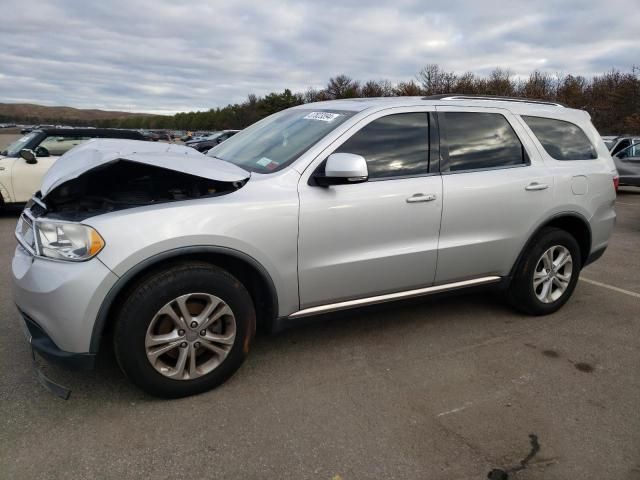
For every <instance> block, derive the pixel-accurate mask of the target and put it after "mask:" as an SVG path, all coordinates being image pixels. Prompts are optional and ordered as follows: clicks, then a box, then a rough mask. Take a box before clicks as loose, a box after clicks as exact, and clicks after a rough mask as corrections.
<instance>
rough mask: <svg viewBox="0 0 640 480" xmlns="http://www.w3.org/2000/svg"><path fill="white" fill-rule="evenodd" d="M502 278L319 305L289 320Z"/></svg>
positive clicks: (484, 278)
mask: <svg viewBox="0 0 640 480" xmlns="http://www.w3.org/2000/svg"><path fill="white" fill-rule="evenodd" d="M501 279H502V278H501V277H495V276H494V277H481V278H474V279H471V280H464V281H462V282H453V283H445V284H443V285H434V286H432V287H425V288H418V289H416V290H406V291H404V292H396V293H387V294H386V295H376V296H375V297H366V298H358V299H356V300H347V301H346V302H339V303H329V304H327V305H319V306H317V307H310V308H305V309H304V310H299V311H297V312H294V313H292V314H291V315H289V318H302V317H309V316H311V315H318V314H321V313H329V312H335V311H337V310H344V309H347V308H355V307H365V306H368V305H375V304H377V303H385V302H391V301H393V300H402V299H405V298H413V297H421V296H423V295H430V294H433V293H440V292H448V291H450V290H457V289H459V288H465V287H473V286H476V285H486V284H489V283H496V282H499V281H500V280H501Z"/></svg>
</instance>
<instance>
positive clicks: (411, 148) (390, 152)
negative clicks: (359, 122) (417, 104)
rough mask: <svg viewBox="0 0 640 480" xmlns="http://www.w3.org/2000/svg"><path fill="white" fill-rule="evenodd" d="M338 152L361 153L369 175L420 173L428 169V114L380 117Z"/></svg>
mask: <svg viewBox="0 0 640 480" xmlns="http://www.w3.org/2000/svg"><path fill="white" fill-rule="evenodd" d="M336 153H354V154H356V155H362V156H363V157H364V158H365V160H366V161H367V168H368V169H369V178H389V177H404V176H408V175H420V174H425V173H427V172H428V169H429V114H428V113H422V112H419V113H397V114H394V115H387V116H386V117H381V118H378V119H377V120H374V121H373V122H371V123H369V124H368V125H366V126H364V127H363V128H362V129H361V130H359V131H358V132H356V133H355V134H354V135H353V136H352V137H351V138H350V139H349V140H347V141H346V142H345V143H343V144H342V145H340V147H338V149H337V150H336Z"/></svg>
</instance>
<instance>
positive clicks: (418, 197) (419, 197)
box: [407, 193, 436, 203]
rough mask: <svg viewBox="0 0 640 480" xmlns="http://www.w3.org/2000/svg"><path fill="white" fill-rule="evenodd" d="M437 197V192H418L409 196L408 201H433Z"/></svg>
mask: <svg viewBox="0 0 640 480" xmlns="http://www.w3.org/2000/svg"><path fill="white" fill-rule="evenodd" d="M435 199H436V194H435V193H416V194H415V195H412V196H411V197H409V198H407V203H418V202H433V201H434V200H435Z"/></svg>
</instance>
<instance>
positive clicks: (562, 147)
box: [522, 115, 598, 160]
mask: <svg viewBox="0 0 640 480" xmlns="http://www.w3.org/2000/svg"><path fill="white" fill-rule="evenodd" d="M522 119H523V120H524V121H525V123H526V124H527V125H528V126H529V128H530V129H531V131H532V132H533V134H534V135H535V136H536V137H537V138H538V141H539V142H540V144H541V145H542V146H543V147H544V149H545V151H546V152H547V153H548V154H549V156H550V157H551V158H554V159H556V160H592V159H594V158H598V154H597V153H596V149H595V148H594V146H593V145H592V144H591V142H590V141H589V138H587V135H586V134H585V133H584V131H583V130H582V129H581V128H580V127H579V126H577V125H575V124H573V123H571V122H566V121H564V120H557V119H554V118H544V117H530V116H526V115H523V116H522Z"/></svg>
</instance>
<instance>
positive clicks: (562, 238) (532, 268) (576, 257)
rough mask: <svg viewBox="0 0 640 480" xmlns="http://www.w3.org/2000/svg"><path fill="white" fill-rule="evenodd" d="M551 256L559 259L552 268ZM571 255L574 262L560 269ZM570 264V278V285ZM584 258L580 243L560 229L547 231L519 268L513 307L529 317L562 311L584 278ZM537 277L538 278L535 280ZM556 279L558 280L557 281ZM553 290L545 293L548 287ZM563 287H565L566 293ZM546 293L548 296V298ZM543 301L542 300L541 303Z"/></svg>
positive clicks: (511, 291) (511, 293) (510, 292)
mask: <svg viewBox="0 0 640 480" xmlns="http://www.w3.org/2000/svg"><path fill="white" fill-rule="evenodd" d="M547 252H551V256H552V257H553V258H555V259H554V260H553V261H552V262H551V265H552V266H551V268H547V267H548V265H549V263H548V262H549V258H550V257H549V256H547V257H546V262H547V263H545V259H543V258H542V257H543V255H545V254H547ZM566 252H568V253H569V254H570V259H569V260H567V263H565V264H564V266H562V267H560V268H558V267H557V265H560V264H561V263H562V261H563V259H564V258H565V257H562V256H561V255H562V254H563V253H566ZM556 255H557V257H556ZM568 263H570V264H571V265H570V269H571V273H570V277H569V279H568V281H566V279H567V272H568V266H567V265H568ZM581 267H582V264H581V255H580V246H579V245H578V242H577V241H576V239H575V238H574V237H573V236H572V235H571V234H570V233H568V232H567V231H565V230H562V229H559V228H551V227H549V228H544V229H543V230H542V231H541V232H540V233H539V234H538V235H537V236H536V238H535V239H534V241H533V242H532V243H531V245H530V246H529V247H528V250H527V251H526V253H525V254H524V256H523V258H522V259H521V261H520V264H519V265H518V267H517V269H516V272H515V275H514V277H513V280H512V281H511V285H510V286H509V289H508V292H507V295H508V299H509V303H511V305H512V306H513V307H514V308H515V309H516V310H519V311H521V312H523V313H527V314H529V315H548V314H550V313H553V312H555V311H557V310H558V309H560V307H562V306H563V305H564V304H565V303H566V302H567V300H569V298H570V297H571V294H572V293H573V290H574V289H575V287H576V284H577V282H578V277H579V276H580V269H581ZM534 275H535V278H534ZM554 277H555V278H554ZM546 283H548V284H549V287H547V290H545V284H546ZM561 285H564V290H562V288H561ZM545 293H546V294H545ZM541 297H542V299H541Z"/></svg>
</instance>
